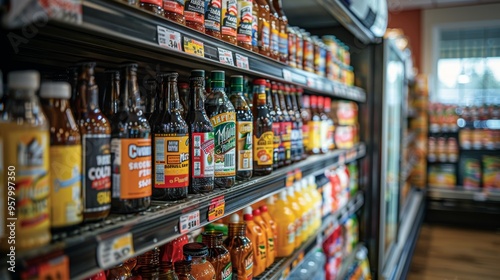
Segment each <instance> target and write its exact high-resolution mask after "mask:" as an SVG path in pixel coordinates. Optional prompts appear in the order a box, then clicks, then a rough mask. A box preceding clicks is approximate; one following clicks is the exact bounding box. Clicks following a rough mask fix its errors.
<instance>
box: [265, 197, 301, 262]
mask: <svg viewBox="0 0 500 280" xmlns="http://www.w3.org/2000/svg"><path fill="white" fill-rule="evenodd" d="M268 207H269V214H270V215H271V217H273V218H274V219H275V221H276V226H277V229H278V239H277V242H276V244H277V246H275V248H276V251H277V256H278V257H286V256H289V255H291V254H292V253H293V250H294V249H295V235H296V218H295V213H294V212H293V211H292V209H291V208H290V207H289V206H288V199H287V195H286V190H283V191H281V192H280V194H279V197H278V200H276V202H275V203H274V204H268Z"/></svg>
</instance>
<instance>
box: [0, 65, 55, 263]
mask: <svg viewBox="0 0 500 280" xmlns="http://www.w3.org/2000/svg"><path fill="white" fill-rule="evenodd" d="M7 84H8V88H9V90H8V91H9V93H8V94H9V100H8V101H7V104H6V108H5V111H4V112H3V115H2V116H1V118H0V119H1V120H0V153H1V155H0V167H1V169H0V179H1V183H0V186H1V189H0V192H2V197H3V198H2V199H5V201H2V203H5V204H3V205H4V206H2V208H3V209H2V214H3V215H2V216H3V217H1V218H2V222H4V221H5V222H6V223H7V224H3V227H4V229H5V227H7V228H6V229H5V231H1V235H0V240H1V243H0V246H1V249H2V251H3V252H5V251H7V252H9V254H14V255H15V254H16V252H15V251H13V250H11V249H12V247H11V246H15V249H16V250H25V249H30V248H35V247H38V246H41V245H45V244H47V243H49V241H50V230H49V229H50V218H49V213H50V212H49V211H50V209H49V207H50V203H49V202H50V183H49V144H50V136H49V123H48V121H47V119H46V117H45V114H44V113H43V111H42V108H41V106H40V101H39V99H38V97H37V96H36V91H37V90H38V87H39V85H40V74H39V73H38V72H37V71H16V72H10V73H9V75H8V77H7ZM12 192H15V196H14V195H12V194H11V193H12ZM7 198H14V199H15V202H16V204H15V205H17V208H16V209H14V210H15V211H14V212H12V211H10V209H7V207H6V206H7V205H9V206H12V203H11V201H14V200H11V199H7ZM6 210H9V211H6ZM4 211H5V212H4ZM10 218H14V219H17V220H16V221H9V222H7V219H10ZM11 225H14V227H15V232H14V235H13V233H12V232H11V233H10V234H9V233H8V232H10V230H9V226H11ZM13 236H14V239H12V238H13ZM12 241H14V242H15V244H14V243H13V242H12Z"/></svg>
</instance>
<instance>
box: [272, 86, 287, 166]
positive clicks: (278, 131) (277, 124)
mask: <svg viewBox="0 0 500 280" xmlns="http://www.w3.org/2000/svg"><path fill="white" fill-rule="evenodd" d="M278 88H279V87H278V84H277V83H276V82H272V83H271V92H272V95H273V107H274V112H275V117H274V119H273V131H274V150H276V145H277V146H278V147H277V148H278V154H277V155H278V161H277V162H278V167H282V166H284V165H285V158H286V151H285V143H284V141H283V138H284V137H285V136H284V133H285V131H284V130H283V129H284V128H285V124H284V122H285V119H284V117H283V112H282V111H281V108H280V98H279V94H278ZM277 135H279V140H277V139H276V137H277Z"/></svg>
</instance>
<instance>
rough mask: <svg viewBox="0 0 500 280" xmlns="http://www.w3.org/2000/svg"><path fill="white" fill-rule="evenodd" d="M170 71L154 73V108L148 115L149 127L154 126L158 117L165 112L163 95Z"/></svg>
mask: <svg viewBox="0 0 500 280" xmlns="http://www.w3.org/2000/svg"><path fill="white" fill-rule="evenodd" d="M169 75H170V72H159V73H157V74H156V92H155V107H154V108H155V109H154V111H153V114H152V115H151V116H150V117H149V124H150V125H151V128H153V127H154V125H155V124H156V121H157V120H158V118H161V117H162V116H163V114H164V113H165V100H164V99H165V97H164V96H163V95H164V93H165V90H166V88H167V86H168V76H169Z"/></svg>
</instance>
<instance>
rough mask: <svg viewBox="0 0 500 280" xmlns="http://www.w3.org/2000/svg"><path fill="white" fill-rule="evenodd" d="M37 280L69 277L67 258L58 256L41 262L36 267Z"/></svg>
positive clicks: (61, 279)
mask: <svg viewBox="0 0 500 280" xmlns="http://www.w3.org/2000/svg"><path fill="white" fill-rule="evenodd" d="M38 269H39V270H38V279H39V280H47V279H53V280H64V279H69V278H70V277H69V260H68V257H67V256H60V257H58V258H55V259H52V260H50V261H48V262H46V263H43V264H41V265H40V266H39V268H38Z"/></svg>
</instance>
